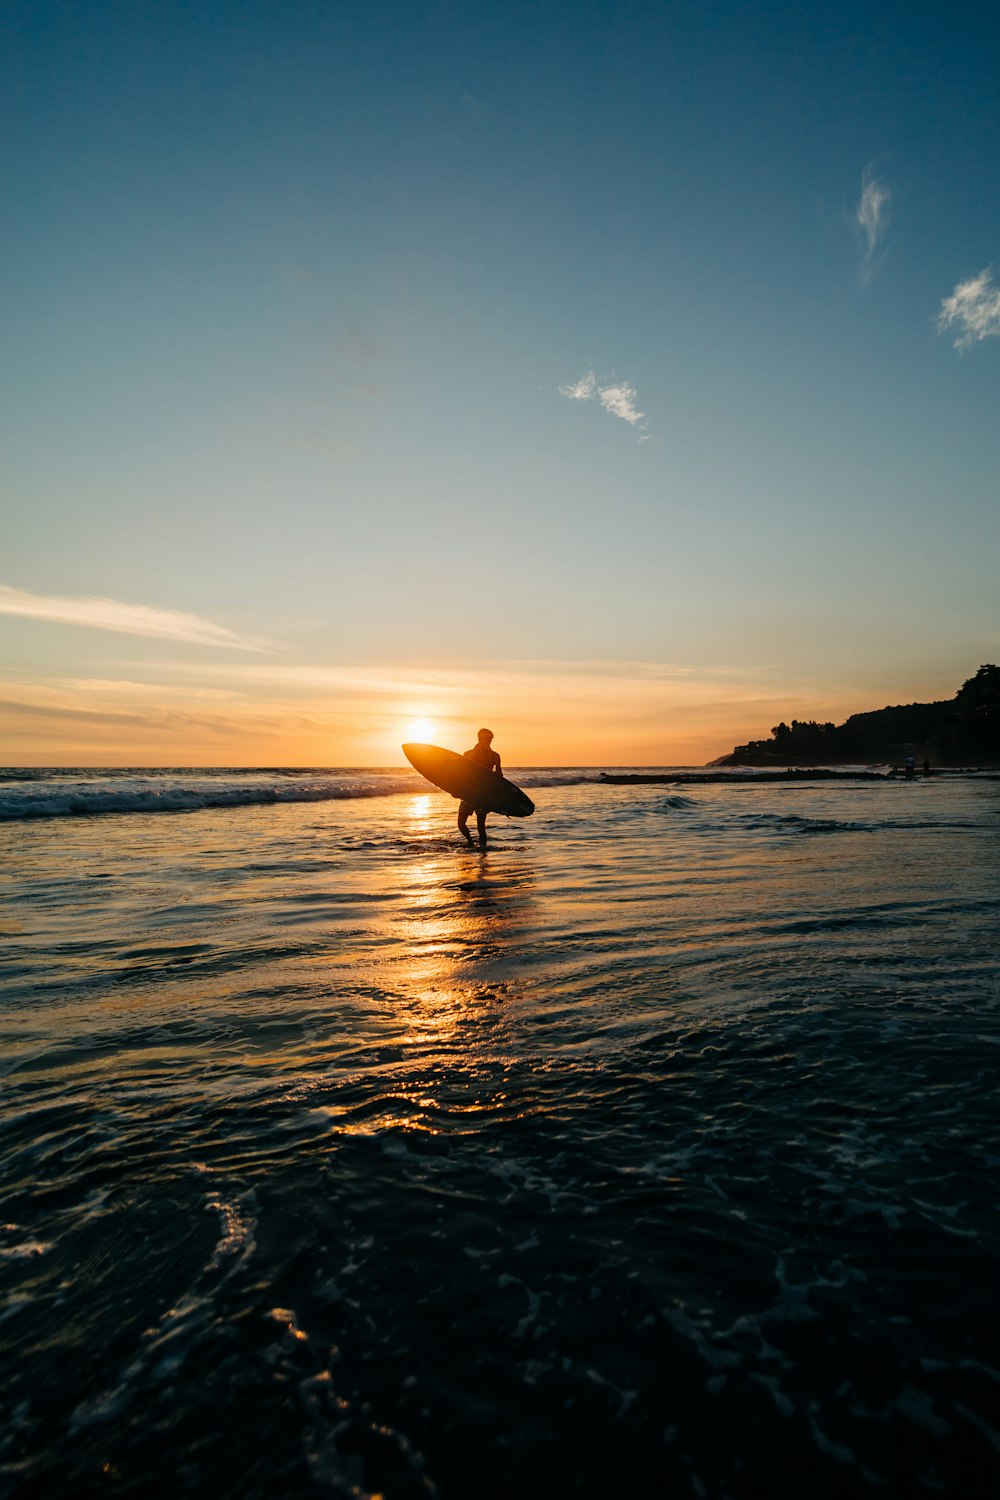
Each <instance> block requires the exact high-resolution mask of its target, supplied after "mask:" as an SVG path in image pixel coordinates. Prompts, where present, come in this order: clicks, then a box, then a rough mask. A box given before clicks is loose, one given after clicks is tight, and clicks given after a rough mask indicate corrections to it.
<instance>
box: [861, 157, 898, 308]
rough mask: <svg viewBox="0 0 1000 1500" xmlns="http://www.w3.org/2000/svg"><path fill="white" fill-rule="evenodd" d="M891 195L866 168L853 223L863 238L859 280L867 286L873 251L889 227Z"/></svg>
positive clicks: (873, 259)
mask: <svg viewBox="0 0 1000 1500" xmlns="http://www.w3.org/2000/svg"><path fill="white" fill-rule="evenodd" d="M891 198H892V193H891V192H890V190H889V188H888V187H886V185H885V183H884V182H880V181H879V179H878V178H877V177H875V176H874V174H873V173H872V170H871V168H870V167H866V168H865V170H864V172H863V174H862V177H861V197H860V199H859V200H858V206H857V210H856V212H855V216H854V217H855V222H856V223H857V225H858V227H859V228H860V230H861V232H862V234H863V235H864V237H865V253H864V260H863V263H862V268H861V278H862V280H863V281H864V282H865V284H867V283H868V282H869V281H870V280H871V277H872V276H873V275H874V273H875V268H876V264H877V263H876V260H875V250H876V247H877V245H878V243H879V241H880V240H881V239H882V238H883V236H884V235H885V232H886V230H887V229H888V227H889V202H890V199H891Z"/></svg>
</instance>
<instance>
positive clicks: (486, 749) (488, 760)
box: [458, 729, 503, 844]
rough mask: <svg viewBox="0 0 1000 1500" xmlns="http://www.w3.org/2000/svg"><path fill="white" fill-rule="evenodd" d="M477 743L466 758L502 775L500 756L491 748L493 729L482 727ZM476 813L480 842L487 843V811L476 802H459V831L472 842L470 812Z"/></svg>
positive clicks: (496, 774) (467, 752)
mask: <svg viewBox="0 0 1000 1500" xmlns="http://www.w3.org/2000/svg"><path fill="white" fill-rule="evenodd" d="M477 741H478V742H477V743H476V744H475V745H473V747H472V749H471V750H466V752H465V758H466V760H474V761H475V763H476V765H477V766H483V767H485V769H486V770H487V771H492V772H493V774H494V776H502V775H503V772H502V771H501V769H500V757H499V755H498V754H497V753H496V751H495V750H491V749H490V745H491V743H492V741H493V731H492V729H481V730H480V731H479V734H478V736H477ZM470 813H475V815H476V828H477V829H478V831H479V842H480V844H485V843H486V813H485V811H484V810H483V809H482V808H479V807H477V806H476V804H475V803H474V802H460V803H459V804H458V831H459V833H461V834H464V836H465V838H466V840H467V842H468V843H470V844H471V843H472V834H471V833H470V832H469V814H470Z"/></svg>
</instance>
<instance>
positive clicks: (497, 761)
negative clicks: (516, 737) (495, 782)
mask: <svg viewBox="0 0 1000 1500" xmlns="http://www.w3.org/2000/svg"><path fill="white" fill-rule="evenodd" d="M493 774H494V776H502V775H503V771H502V770H501V769H500V757H499V755H497V753H496V751H495V750H494V752H493Z"/></svg>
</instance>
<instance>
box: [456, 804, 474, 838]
mask: <svg viewBox="0 0 1000 1500" xmlns="http://www.w3.org/2000/svg"><path fill="white" fill-rule="evenodd" d="M470 812H472V803H471V802H460V803H459V804H458V831H459V833H461V834H462V835H464V837H465V838H467V839H468V841H469V843H470V844H471V843H472V834H471V833H470V832H469V814H470Z"/></svg>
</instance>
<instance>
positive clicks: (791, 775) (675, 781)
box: [597, 766, 1000, 786]
mask: <svg viewBox="0 0 1000 1500" xmlns="http://www.w3.org/2000/svg"><path fill="white" fill-rule="evenodd" d="M963 774H964V775H975V774H980V775H983V776H985V777H989V776H990V775H991V771H990V769H989V768H984V767H979V766H964V767H960V766H948V767H945V768H943V769H939V768H935V769H934V770H933V771H931V772H930V773H929V776H930V777H932V778H933V777H935V776H949V775H950V776H961V775H963ZM992 776H993V777H994V778H995V779H998V780H1000V771H993V772H992ZM907 779H911V780H916V781H923V780H925V779H927V778H926V777H925V776H924V774H923V773H922V772H919V773H918V774H917V775H916V776H915V777H912V778H907V777H905V776H901V775H898V774H897V775H894V774H893V773H892V772H891V771H834V770H831V769H814V768H810V769H800V768H798V767H796V768H795V769H790V770H784V771H748V772H746V773H745V774H743V775H736V776H734V775H733V774H732V772H731V771H730V772H728V773H727V772H725V771H705V772H697V771H679V772H676V773H675V774H674V775H668V774H665V773H663V774H656V775H629V774H624V775H615V774H614V773H612V772H608V771H602V772H601V774H600V776H599V777H598V778H597V781H598V785H600V786H701V785H702V784H704V783H705V782H715V783H719V784H724V785H726V786H746V785H754V784H755V783H758V782H761V781H906V780H907Z"/></svg>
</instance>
